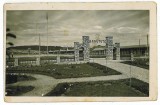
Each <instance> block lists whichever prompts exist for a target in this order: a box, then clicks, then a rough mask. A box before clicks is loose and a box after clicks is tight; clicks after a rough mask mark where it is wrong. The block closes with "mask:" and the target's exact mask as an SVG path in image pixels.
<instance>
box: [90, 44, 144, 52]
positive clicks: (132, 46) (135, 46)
mask: <svg viewBox="0 0 160 105" xmlns="http://www.w3.org/2000/svg"><path fill="white" fill-rule="evenodd" d="M146 47H147V45H131V46H120V48H121V49H129V48H146ZM99 50H105V46H101V47H97V48H94V49H93V51H99Z"/></svg>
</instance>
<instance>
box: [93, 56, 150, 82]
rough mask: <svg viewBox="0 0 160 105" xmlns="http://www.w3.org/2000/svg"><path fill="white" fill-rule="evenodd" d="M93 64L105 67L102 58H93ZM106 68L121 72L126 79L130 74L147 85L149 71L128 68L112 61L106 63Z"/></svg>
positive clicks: (132, 67) (135, 67) (133, 67)
mask: <svg viewBox="0 0 160 105" xmlns="http://www.w3.org/2000/svg"><path fill="white" fill-rule="evenodd" d="M92 61H93V60H92ZM94 62H95V63H99V64H101V65H106V60H105V59H104V58H94ZM107 66H108V67H109V68H112V69H115V70H116V71H119V72H121V73H122V74H124V75H127V76H128V77H130V74H131V76H132V77H133V78H137V79H139V80H142V81H144V82H147V83H149V70H147V69H144V68H140V67H137V66H130V65H128V64H124V63H120V62H119V61H114V60H113V61H108V62H107ZM130 70H131V72H130Z"/></svg>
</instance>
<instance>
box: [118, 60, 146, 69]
mask: <svg viewBox="0 0 160 105" xmlns="http://www.w3.org/2000/svg"><path fill="white" fill-rule="evenodd" d="M121 63H124V64H128V65H132V66H137V67H140V68H144V69H147V70H149V65H146V64H140V63H138V62H135V61H132V62H131V61H123V62H121Z"/></svg>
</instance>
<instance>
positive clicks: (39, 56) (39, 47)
mask: <svg viewBox="0 0 160 105" xmlns="http://www.w3.org/2000/svg"><path fill="white" fill-rule="evenodd" d="M40 56H41V38H40V34H39V58H40Z"/></svg>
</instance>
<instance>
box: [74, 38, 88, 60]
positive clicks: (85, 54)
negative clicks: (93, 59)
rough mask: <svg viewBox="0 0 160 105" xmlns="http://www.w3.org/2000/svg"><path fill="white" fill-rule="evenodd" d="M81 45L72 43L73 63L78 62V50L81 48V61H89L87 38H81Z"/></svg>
mask: <svg viewBox="0 0 160 105" xmlns="http://www.w3.org/2000/svg"><path fill="white" fill-rule="evenodd" d="M82 40H83V42H82V43H79V42H74V56H75V62H78V61H79V60H80V56H79V55H80V53H79V52H80V48H83V52H82V53H83V60H84V61H89V56H90V55H89V54H90V52H89V50H90V48H89V36H82Z"/></svg>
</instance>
